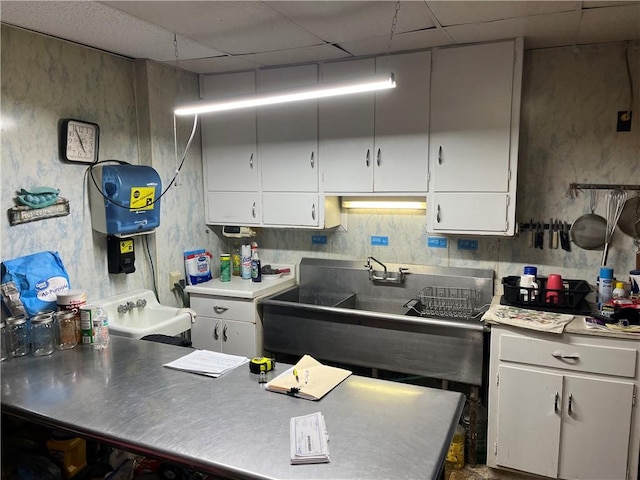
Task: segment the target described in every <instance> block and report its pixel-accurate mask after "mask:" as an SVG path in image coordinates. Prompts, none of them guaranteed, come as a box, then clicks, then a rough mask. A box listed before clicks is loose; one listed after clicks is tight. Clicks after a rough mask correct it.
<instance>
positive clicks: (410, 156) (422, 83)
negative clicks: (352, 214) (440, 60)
mask: <svg viewBox="0 0 640 480" xmlns="http://www.w3.org/2000/svg"><path fill="white" fill-rule="evenodd" d="M430 63H431V52H418V53H407V54H402V55H387V56H384V57H379V58H376V73H387V72H393V74H394V76H395V79H396V88H394V89H392V90H382V91H380V92H377V94H376V97H375V152H374V155H373V161H374V165H375V172H374V180H373V187H374V188H373V189H374V191H376V192H416V193H420V192H426V191H427V163H428V162H427V160H428V155H429V80H430V77H429V71H430Z"/></svg>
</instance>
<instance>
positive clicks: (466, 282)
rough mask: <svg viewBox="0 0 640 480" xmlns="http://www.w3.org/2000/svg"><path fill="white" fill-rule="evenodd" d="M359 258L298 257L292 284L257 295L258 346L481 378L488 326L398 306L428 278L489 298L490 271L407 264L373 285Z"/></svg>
mask: <svg viewBox="0 0 640 480" xmlns="http://www.w3.org/2000/svg"><path fill="white" fill-rule="evenodd" d="M363 265H364V262H350V261H339V260H324V259H303V260H302V261H301V263H300V284H299V285H298V286H296V287H292V288H290V289H289V290H287V291H285V292H282V293H278V294H275V295H272V296H269V297H266V298H264V299H262V300H261V301H260V303H261V305H262V311H263V334H264V348H265V350H266V351H267V352H270V353H283V354H288V355H304V354H309V355H312V356H314V357H316V358H318V359H324V360H331V361H335V362H341V363H346V364H352V365H358V366H364V367H371V368H380V369H385V370H389V371H395V372H402V373H408V374H417V375H423V376H426V377H432V378H441V379H445V380H451V381H459V382H462V383H468V384H471V385H481V384H482V375H483V366H484V352H485V336H486V334H487V331H488V328H486V326H485V325H484V324H483V323H482V322H481V321H480V320H479V319H478V318H467V319H460V318H455V319H453V318H436V317H424V316H420V315H417V314H415V312H412V311H411V309H410V308H409V307H406V306H405V305H406V304H407V303H408V302H409V301H410V300H412V299H413V298H414V297H415V295H416V292H418V291H420V290H422V289H424V287H425V286H428V285H440V286H445V287H454V286H456V287H465V288H471V287H473V288H477V289H478V290H479V291H481V292H482V295H483V296H484V298H486V299H487V300H489V301H490V299H491V297H492V295H493V271H492V270H478V269H468V268H465V269H461V268H440V267H425V266H418V265H412V266H410V268H409V270H408V271H407V273H406V278H405V282H404V283H403V284H380V283H376V282H371V281H370V279H369V276H368V272H367V270H366V269H365V268H363ZM392 268H393V267H392Z"/></svg>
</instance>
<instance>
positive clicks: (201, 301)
mask: <svg viewBox="0 0 640 480" xmlns="http://www.w3.org/2000/svg"><path fill="white" fill-rule="evenodd" d="M190 300H191V308H193V309H194V310H195V311H196V313H197V314H198V315H202V316H204V317H212V318H224V319H227V320H239V321H241V322H251V323H255V322H256V305H255V303H253V302H252V301H243V300H237V299H230V298H228V297H210V296H201V295H193V294H192V295H191V297H190Z"/></svg>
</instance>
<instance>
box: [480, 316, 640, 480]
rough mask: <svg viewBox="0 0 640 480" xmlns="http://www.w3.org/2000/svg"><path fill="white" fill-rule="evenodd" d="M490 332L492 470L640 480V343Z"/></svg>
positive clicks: (505, 329) (489, 461) (489, 455)
mask: <svg viewBox="0 0 640 480" xmlns="http://www.w3.org/2000/svg"><path fill="white" fill-rule="evenodd" d="M521 332H522V330H518V329H512V328H508V327H501V326H495V325H494V326H492V331H491V361H490V385H489V428H488V441H487V448H488V452H487V464H488V465H489V466H491V467H495V468H501V467H502V468H508V469H515V470H520V471H523V472H528V473H533V474H536V475H543V476H546V477H551V478H563V479H581V480H585V479H594V480H595V479H607V480H609V479H611V480H613V479H627V478H632V479H637V478H638V455H639V453H640V448H639V444H638V440H639V435H638V433H639V430H640V428H639V427H640V425H639V423H638V418H637V412H636V411H635V391H636V386H637V383H638V342H637V341H634V340H625V339H614V338H608V337H607V338H604V337H596V336H588V335H577V334H562V335H554V334H545V333H538V332H531V333H529V332H526V333H524V334H523V333H521Z"/></svg>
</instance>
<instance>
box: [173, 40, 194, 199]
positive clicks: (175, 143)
mask: <svg viewBox="0 0 640 480" xmlns="http://www.w3.org/2000/svg"><path fill="white" fill-rule="evenodd" d="M173 53H174V55H175V57H176V88H177V86H178V85H179V81H180V77H179V75H178V73H179V72H178V69H179V68H180V55H179V54H178V34H177V33H175V32H174V33H173ZM177 90H179V89H177ZM194 128H195V127H194ZM173 147H174V158H175V176H174V177H173V180H172V183H174V184H175V186H176V187H177V186H178V185H180V184H181V182H180V168H181V167H182V164H181V163H180V165H178V163H179V162H178V125H177V123H176V116H175V115H174V116H173ZM185 155H186V151H185ZM183 162H184V159H183Z"/></svg>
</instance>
